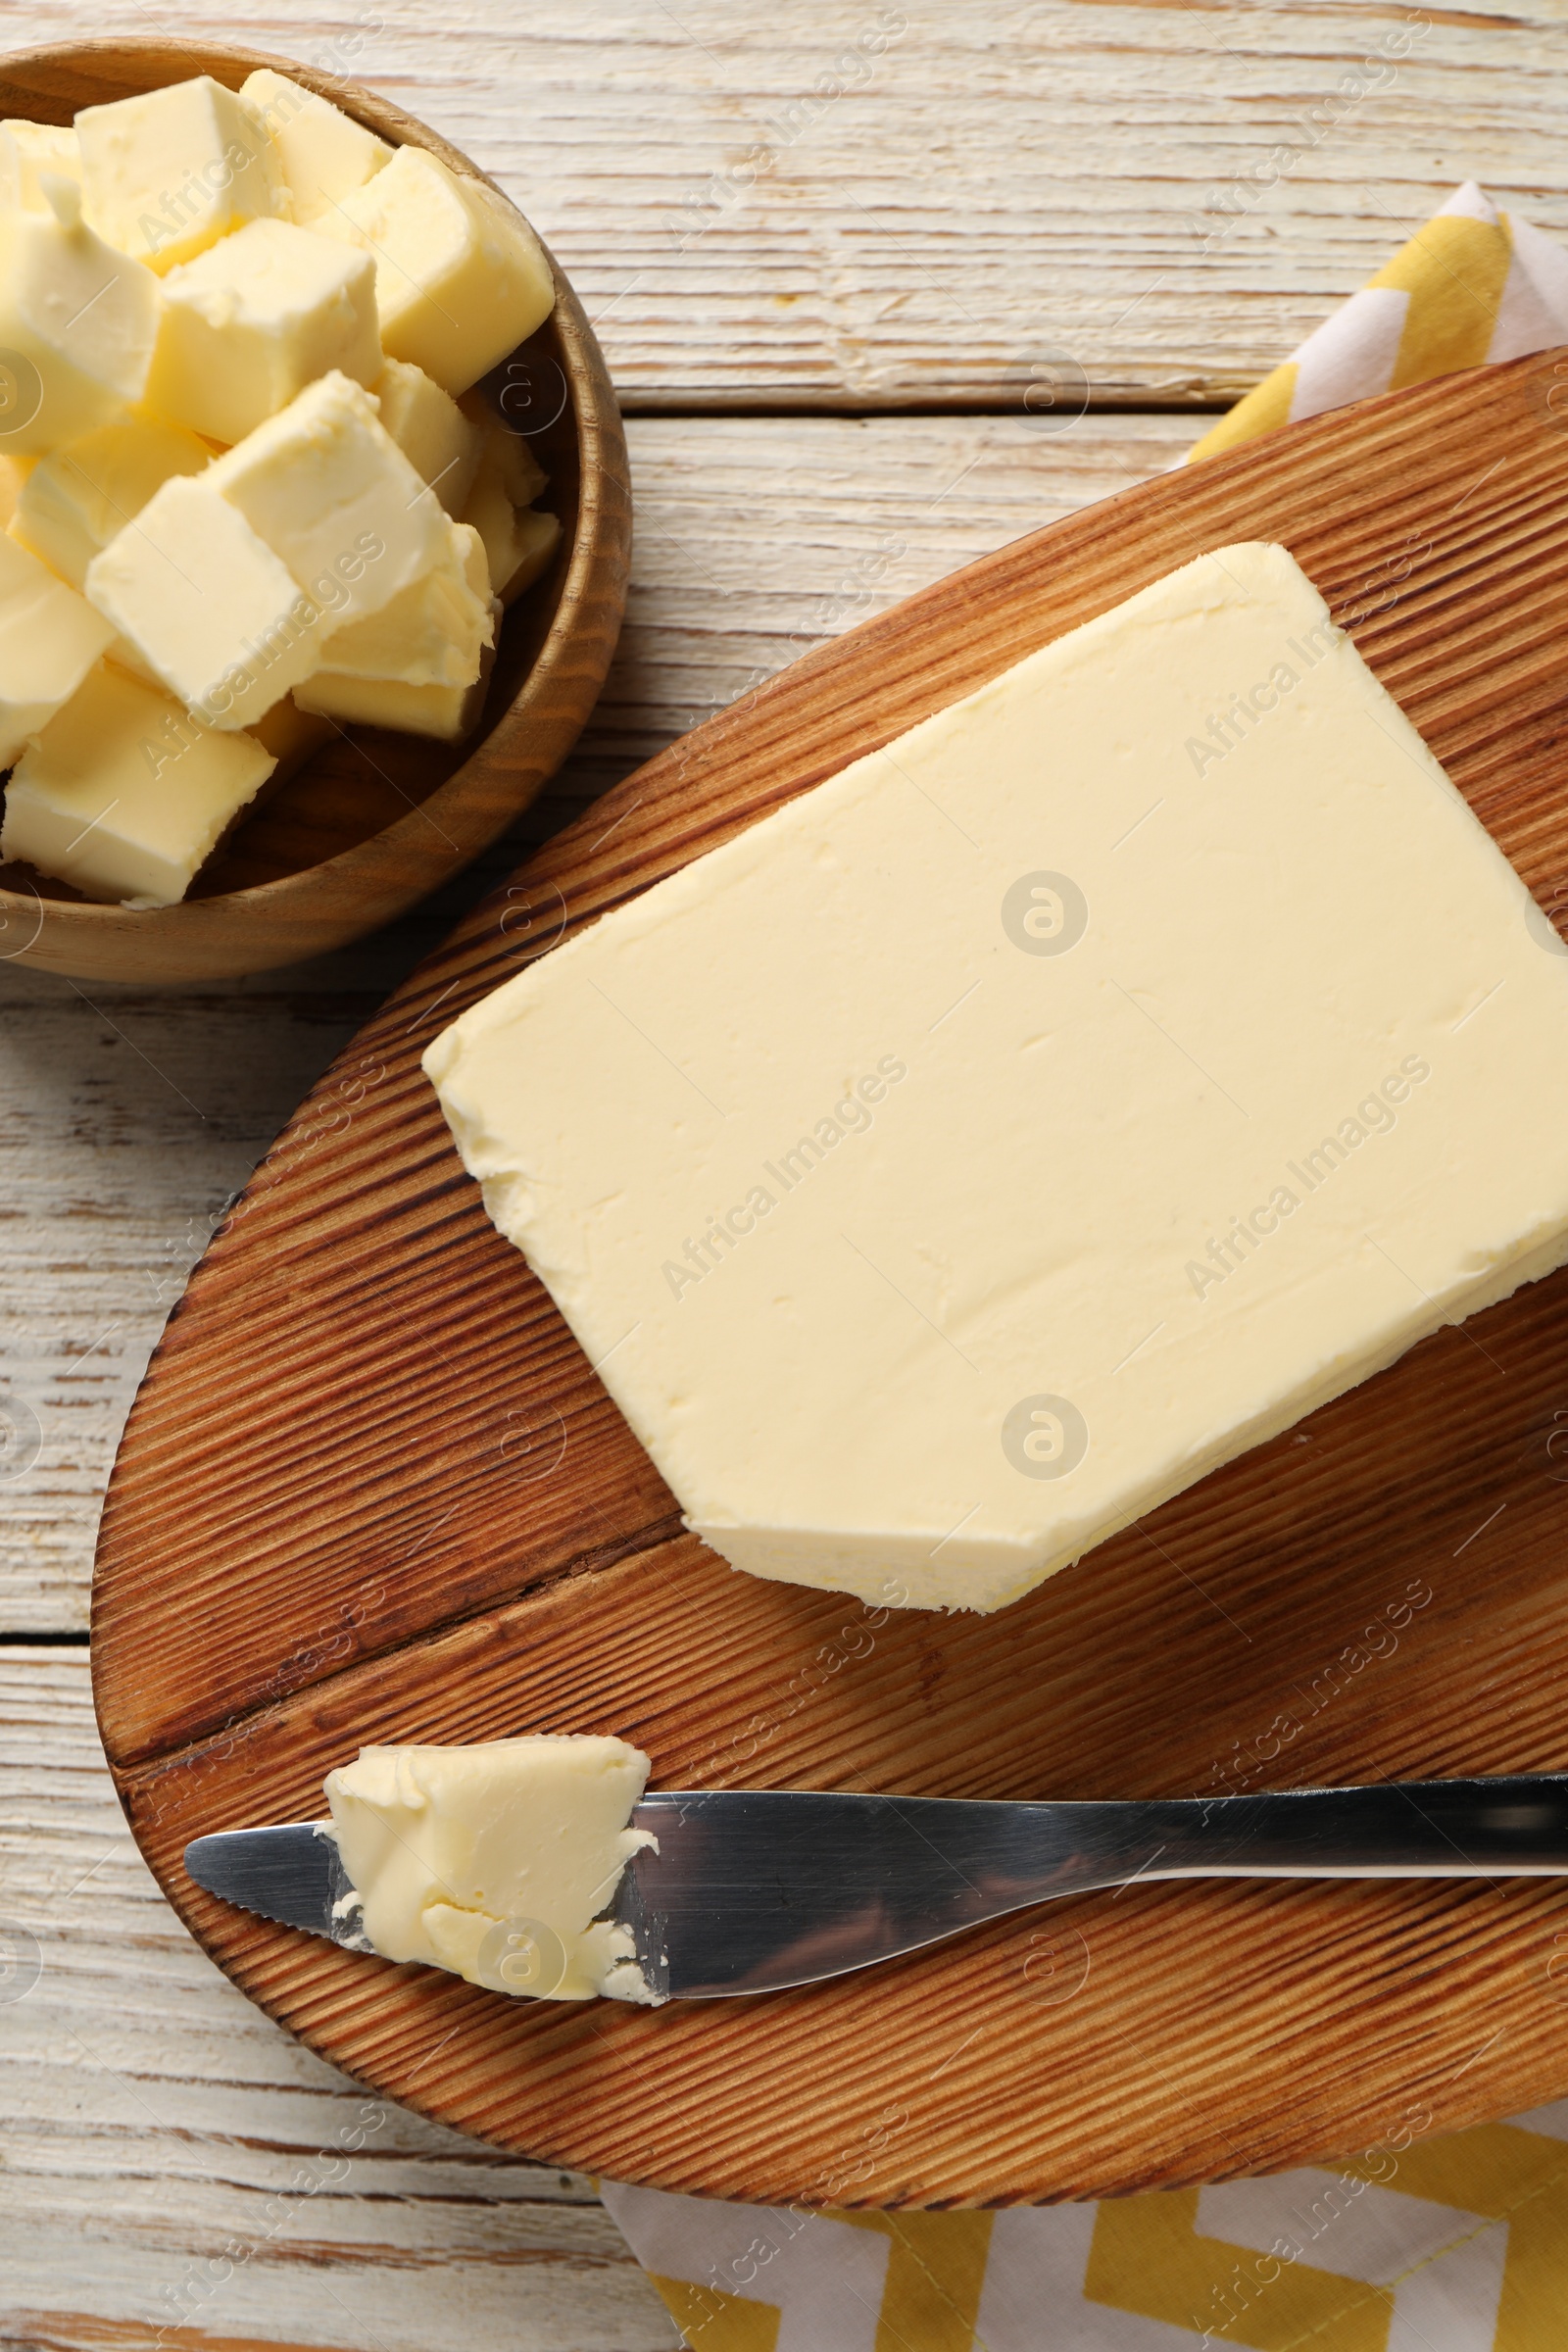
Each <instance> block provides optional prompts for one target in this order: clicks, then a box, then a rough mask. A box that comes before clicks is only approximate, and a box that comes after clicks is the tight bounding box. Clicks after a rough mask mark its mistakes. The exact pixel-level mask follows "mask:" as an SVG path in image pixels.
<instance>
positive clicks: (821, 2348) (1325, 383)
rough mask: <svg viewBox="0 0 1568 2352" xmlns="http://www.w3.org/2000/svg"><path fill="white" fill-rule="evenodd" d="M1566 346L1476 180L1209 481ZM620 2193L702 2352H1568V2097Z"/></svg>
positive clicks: (1541, 250) (1297, 360) (1551, 303)
mask: <svg viewBox="0 0 1568 2352" xmlns="http://www.w3.org/2000/svg"><path fill="white" fill-rule="evenodd" d="M1553 343H1568V254H1565V253H1564V252H1563V251H1562V250H1561V248H1559V247H1558V246H1556V245H1554V244H1553V243H1552V241H1551V240H1550V238H1549V237H1545V236H1543V235H1542V233H1541V231H1540V230H1539V229H1536V228H1533V227H1531V225H1530V223H1529V222H1528V221H1520V220H1518V219H1517V218H1512V219H1511V218H1510V217H1509V216H1508V215H1507V214H1506V213H1499V212H1498V211H1497V210H1496V208H1495V206H1494V205H1493V204H1492V202H1491V201H1490V199H1489V198H1488V197H1487V196H1485V195H1484V194H1483V193H1482V191H1481V189H1480V188H1478V187H1475V186H1474V185H1469V186H1466V187H1463V188H1461V189H1460V190H1459V192H1458V194H1457V195H1455V196H1454V197H1452V198H1451V199H1450V200H1449V202H1448V203H1447V204H1446V205H1445V206H1444V208H1443V210H1442V212H1441V213H1439V214H1438V215H1437V216H1436V217H1435V219H1433V220H1431V221H1428V222H1427V224H1426V226H1425V227H1424V228H1422V229H1419V230H1418V231H1417V233H1416V234H1415V235H1414V236H1413V237H1412V238H1411V239H1410V242H1409V243H1408V244H1407V245H1406V246H1405V247H1404V248H1403V249H1402V251H1400V252H1399V253H1397V254H1396V256H1395V258H1394V260H1393V261H1392V262H1390V263H1389V265H1388V267H1387V269H1385V270H1379V272H1378V274H1377V276H1376V277H1375V278H1373V280H1372V282H1371V284H1370V285H1368V286H1364V287H1363V288H1362V289H1361V291H1360V293H1359V294H1354V295H1352V296H1351V297H1350V299H1349V301H1348V302H1347V303H1345V304H1344V305H1343V306H1342V308H1341V309H1340V310H1339V311H1337V312H1336V313H1335V314H1334V316H1333V318H1331V319H1327V320H1326V321H1325V322H1324V324H1323V325H1322V326H1320V327H1319V328H1318V329H1317V331H1316V333H1315V334H1312V335H1309V336H1308V337H1307V340H1306V341H1305V342H1304V343H1303V344H1302V345H1301V348H1300V350H1299V352H1297V353H1296V355H1295V357H1294V358H1293V359H1290V360H1287V361H1286V362H1285V364H1284V366H1283V367H1280V368H1275V370H1274V372H1273V374H1272V375H1270V376H1267V377H1266V378H1265V379H1264V381H1263V382H1262V383H1261V384H1259V385H1258V386H1257V388H1256V390H1255V391H1252V392H1250V393H1249V394H1248V395H1247V398H1246V399H1245V400H1244V401H1242V402H1241V403H1240V405H1239V406H1238V407H1236V408H1234V409H1233V410H1232V411H1231V412H1230V414H1229V416H1228V417H1223V418H1222V419H1221V420H1220V422H1219V423H1218V424H1216V425H1215V426H1214V427H1213V428H1212V430H1211V431H1209V432H1207V433H1205V434H1204V435H1203V437H1202V439H1201V441H1200V442H1199V443H1198V444H1197V446H1196V447H1195V448H1194V449H1193V450H1192V451H1191V452H1190V453H1189V462H1191V460H1192V459H1195V458H1205V457H1212V456H1214V455H1216V454H1217V453H1218V452H1219V451H1220V450H1223V449H1232V448H1235V447H1236V445H1237V444H1238V443H1239V442H1243V441H1250V440H1252V439H1253V438H1255V437H1256V436H1257V435H1258V434H1260V433H1266V432H1269V431H1271V430H1272V429H1273V427H1274V426H1275V425H1279V424H1289V423H1295V422H1298V421H1299V419H1300V418H1301V417H1315V416H1318V415H1319V414H1320V413H1321V412H1322V411H1323V410H1325V409H1336V408H1343V407H1344V406H1345V405H1346V404H1347V403H1348V402H1349V401H1353V400H1361V399H1365V398H1366V397H1367V396H1368V395H1369V394H1371V393H1374V392H1389V391H1394V390H1396V389H1397V388H1398V387H1399V386H1400V385H1402V384H1416V383H1421V382H1423V381H1424V380H1425V379H1426V378H1427V377H1429V376H1434V375H1445V374H1446V373H1448V372H1449V371H1450V370H1451V369H1453V368H1473V367H1478V366H1480V365H1481V364H1482V362H1484V361H1489V360H1511V359H1517V358H1518V357H1519V356H1520V355H1521V354H1522V353H1524V352H1527V351H1540V350H1543V349H1544V348H1545V347H1547V346H1548V345H1550V344H1553ZM1565 1989H1568V1987H1565ZM1563 2030H1564V2034H1565V2037H1568V2000H1565V2003H1564V2009H1563ZM600 2188H601V2193H602V2194H603V2197H604V2200H605V2203H606V2205H607V2206H608V2208H609V2210H610V2212H611V2213H612V2215H613V2217H614V2219H615V2221H616V2222H617V2223H618V2224H619V2226H620V2228H621V2229H622V2230H623V2232H624V2233H625V2236H626V2238H627V2239H628V2241H629V2242H630V2245H631V2248H632V2251H633V2253H634V2254H635V2255H636V2256H637V2259H638V2261H639V2262H640V2263H641V2264H642V2266H643V2268H644V2269H645V2270H646V2271H647V2272H648V2273H649V2275H650V2277H651V2278H652V2279H653V2282H654V2284H655V2285H656V2286H657V2287H658V2289H659V2291H660V2293H661V2294H662V2296H663V2298H664V2301H665V2302H666V2303H667V2305H668V2306H669V2309H670V2311H671V2313H672V2314H673V2315H674V2318H675V2321H676V2324H677V2326H678V2327H680V2329H681V2331H682V2334H683V2335H684V2337H685V2340H686V2342H687V2344H688V2345H690V2346H692V2347H693V2348H694V2352H1182V2347H1184V2346H1185V2347H1186V2348H1187V2352H1194V2347H1195V2346H1221V2345H1225V2346H1231V2345H1247V2346H1250V2347H1254V2348H1255V2352H1568V2100H1564V2101H1562V2102H1561V2103H1560V2104H1559V2105H1557V2106H1554V2107H1547V2108H1543V2109H1541V2110H1540V2111H1539V2112H1538V2113H1536V2114H1534V2115H1525V2116H1519V2117H1516V2118H1515V2119H1514V2121H1513V2122H1512V2123H1507V2124H1489V2125H1485V2126H1482V2127H1481V2128H1479V2129H1478V2130H1475V2131H1462V2132H1459V2133H1457V2134H1455V2135H1452V2136H1450V2137H1446V2138H1438V2137H1431V2138H1429V2137H1426V2136H1425V2135H1424V2127H1423V2125H1422V2123H1421V2122H1420V2120H1419V2119H1417V2120H1415V2121H1414V2122H1413V2123H1412V2126H1411V2128H1410V2131H1409V2133H1408V2136H1407V2138H1406V2140H1405V2144H1404V2145H1403V2146H1402V2147H1396V2145H1395V2144H1394V2143H1391V2144H1390V2145H1388V2146H1386V2147H1380V2148H1379V2149H1377V2150H1375V2151H1374V2152H1373V2156H1372V2158H1371V2159H1370V2160H1367V2159H1358V2160H1356V2161H1353V2162H1348V2163H1346V2164H1344V2165H1342V2166H1339V2167H1337V2168H1333V2169H1327V2170H1316V2169H1313V2170H1308V2171H1303V2172H1295V2173H1284V2174H1279V2175H1276V2176H1274V2177H1273V2178H1272V2179H1268V2180H1233V2181H1227V2182H1224V2183H1222V2184H1220V2185H1218V2186H1214V2187H1210V2188H1201V2189H1199V2188H1195V2189H1175V2190H1170V2191H1167V2192H1163V2193H1160V2194H1156V2195H1152V2196H1142V2197H1128V2198H1124V2199H1119V2200H1117V2201H1115V2202H1112V2203H1105V2204H1102V2205H1055V2206H1042V2207H1038V2208H1027V2209H1021V2210H1016V2211H1010V2212H1005V2213H996V2214H992V2213H929V2214H922V2213H814V2214H808V2213H804V2212H799V2211H791V2210H786V2209H776V2210H775V2209H768V2208H764V2207H760V2206H752V2205H725V2204H719V2203H717V2202H715V2201H712V2200H710V2199H707V2198H700V2197H674V2196H666V2195H664V2194H662V2192H661V2191H659V2190H657V2189H643V2188H627V2187H624V2186H620V2185H617V2184H616V2183H615V2182H614V2181H611V2180H605V2181H602V2182H601V2183H600Z"/></svg>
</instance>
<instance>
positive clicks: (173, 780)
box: [0, 662, 273, 907]
mask: <svg viewBox="0 0 1568 2352" xmlns="http://www.w3.org/2000/svg"><path fill="white" fill-rule="evenodd" d="M272 766H273V760H272V756H271V754H270V752H268V751H265V750H264V749H263V747H262V746H261V745H260V744H259V743H254V742H252V740H251V738H250V737H249V736H248V735H218V734H215V733H214V732H213V730H212V729H211V728H210V727H204V726H203V725H202V723H201V721H200V720H199V719H196V718H193V717H192V716H191V714H190V712H189V711H186V710H183V709H182V708H181V707H180V705H179V704H178V703H176V702H173V701H172V700H171V698H170V697H169V696H168V695H167V694H163V693H160V691H159V690H158V688H157V687H155V686H145V685H143V684H142V682H141V681H140V679H138V678H132V677H128V676H127V675H126V673H125V672H124V671H123V670H121V669H116V668H115V667H114V665H113V664H112V663H110V662H100V663H99V664H98V666H97V668H95V669H94V670H93V671H92V672H91V673H90V675H89V676H88V677H87V679H86V681H85V683H84V684H83V685H82V687H81V689H80V691H79V692H78V693H76V694H74V695H73V697H72V699H71V701H70V702H69V703H67V705H66V706H65V708H64V710H63V711H60V712H59V714H58V716H56V717H55V718H52V719H51V720H50V722H49V724H48V725H47V726H46V727H45V728H44V730H43V732H42V733H41V734H40V735H39V736H38V737H37V738H36V740H35V741H34V742H33V743H31V744H29V746H28V748H27V750H26V751H25V753H24V755H23V757H22V759H21V760H19V761H18V763H17V767H16V769H15V771H14V773H13V775H12V778H11V781H10V783H9V785H8V786H7V788H6V806H5V825H4V830H3V832H0V858H25V859H26V861H27V863H28V864H29V865H34V866H36V867H37V869H38V871H39V872H40V873H43V874H55V875H58V876H59V877H60V879H61V880H62V881H66V882H71V883H73V884H74V885H75V887H76V889H77V890H79V891H80V892H81V893H82V894H83V896H84V897H86V898H89V899H106V900H112V899H120V900H129V901H131V902H132V903H133V904H136V905H139V906H145V907H170V906H172V905H173V903H174V902H175V901H176V900H177V899H182V898H183V897H184V895H185V893H186V891H187V890H188V889H189V887H190V885H191V883H192V882H193V881H194V880H195V878H196V875H197V874H198V872H199V871H200V869H201V867H202V866H203V865H204V864H205V863H206V861H207V859H208V858H210V857H211V855H212V853H213V851H214V850H215V849H216V848H217V847H218V845H219V843H220V841H221V839H222V838H223V835H224V834H225V833H226V832H227V831H228V829H229V827H230V826H231V825H232V824H233V822H234V820H235V818H236V817H237V816H238V815H239V813H240V811H241V809H244V807H245V806H246V804H247V802H249V801H250V800H252V799H253V798H254V797H255V794H256V792H257V789H258V787H259V786H260V785H261V784H263V783H264V782H265V781H266V779H267V777H268V776H269V775H270V773H271V770H272Z"/></svg>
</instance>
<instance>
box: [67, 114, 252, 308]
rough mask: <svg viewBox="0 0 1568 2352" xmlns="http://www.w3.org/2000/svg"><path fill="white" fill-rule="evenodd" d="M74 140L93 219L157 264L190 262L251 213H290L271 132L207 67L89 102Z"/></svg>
mask: <svg viewBox="0 0 1568 2352" xmlns="http://www.w3.org/2000/svg"><path fill="white" fill-rule="evenodd" d="M76 138H77V142H78V144H79V146H80V150H81V184H82V194H83V205H84V211H85V216H86V219H87V221H88V222H89V224H90V225H91V226H92V227H93V228H95V229H96V230H97V231H98V234H99V235H100V236H101V237H103V238H105V239H107V241H108V242H109V243H110V244H111V245H114V246H116V247H118V248H119V250H120V251H121V252H122V253H128V254H131V255H133V256H134V257H135V259H136V260H137V261H139V262H145V263H147V265H148V266H149V268H151V269H153V270H172V268H173V266H174V264H175V263H176V262H188V261H190V260H191V258H192V257H193V256H194V255H195V254H198V253H201V252H203V251H205V249H206V248H207V247H208V246H209V245H215V244H216V243H217V242H218V239H219V238H220V237H222V236H226V235H227V234H228V232H229V231H230V230H231V229H236V228H240V227H243V225H244V223H245V222H246V221H265V220H269V219H272V218H276V219H279V220H282V219H285V218H286V217H287V214H288V209H289V207H288V196H287V193H286V191H285V190H284V187H283V180H282V175H281V173H280V172H279V171H278V167H277V159H276V156H275V155H274V153H273V151H272V147H271V145H270V141H269V139H268V137H267V134H266V132H265V131H264V130H263V129H262V126H261V124H260V123H258V121H257V120H256V118H255V116H254V115H252V113H251V112H250V110H249V108H248V107H246V106H245V104H244V103H243V101H242V100H240V99H239V98H237V97H236V96H235V94H234V92H233V91H232V90H225V89H224V87H223V85H222V83H221V82H220V81H215V80H214V79H213V77H212V75H211V74H210V73H200V74H197V75H196V76H195V78H194V79H192V80H190V81H175V82H170V83H168V84H167V85H166V86H165V87H164V88H163V89H158V90H147V91H144V92H143V93H142V95H141V96H140V97H137V98H117V99H115V100H114V101H113V102H112V103H111V104H109V105H107V106H87V107H83V108H82V110H81V112H80V113H79V114H78V115H77V117H76Z"/></svg>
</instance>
